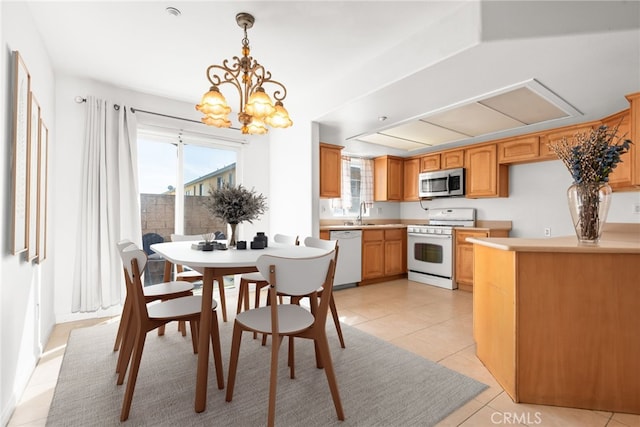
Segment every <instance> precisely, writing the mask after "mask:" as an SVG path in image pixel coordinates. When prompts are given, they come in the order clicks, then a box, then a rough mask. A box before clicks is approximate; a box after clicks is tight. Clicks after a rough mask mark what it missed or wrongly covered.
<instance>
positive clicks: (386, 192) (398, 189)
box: [373, 156, 404, 202]
mask: <svg viewBox="0 0 640 427" xmlns="http://www.w3.org/2000/svg"><path fill="white" fill-rule="evenodd" d="M403 170H404V159H403V158H402V157H395V156H382V157H376V158H375V159H374V164H373V199H374V201H376V202H386V201H396V202H399V201H401V200H402V197H403V189H402V186H403V184H404V173H403Z"/></svg>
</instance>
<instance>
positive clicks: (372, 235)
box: [360, 228, 407, 285]
mask: <svg viewBox="0 0 640 427" xmlns="http://www.w3.org/2000/svg"><path fill="white" fill-rule="evenodd" d="M406 235H407V230H406V229H405V228H388V229H384V230H363V232H362V282H360V284H361V285H367V284H371V283H377V282H381V281H384V280H390V279H393V278H399V277H403V276H404V275H405V274H406V272H407V240H406V239H407V236H406Z"/></svg>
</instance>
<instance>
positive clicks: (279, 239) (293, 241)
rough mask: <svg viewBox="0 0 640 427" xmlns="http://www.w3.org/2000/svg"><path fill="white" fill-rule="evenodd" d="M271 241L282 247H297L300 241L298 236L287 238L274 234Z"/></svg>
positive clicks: (283, 235) (284, 235)
mask: <svg viewBox="0 0 640 427" xmlns="http://www.w3.org/2000/svg"><path fill="white" fill-rule="evenodd" d="M273 241H274V242H276V243H282V244H283V245H291V246H298V245H299V244H300V241H299V240H298V236H287V235H286V234H275V235H274V236H273Z"/></svg>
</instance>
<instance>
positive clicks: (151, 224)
mask: <svg viewBox="0 0 640 427" xmlns="http://www.w3.org/2000/svg"><path fill="white" fill-rule="evenodd" d="M176 158H177V147H176V146H175V145H174V144H169V143H165V142H158V141H153V140H151V139H145V138H139V139H138V181H139V187H140V208H141V212H140V215H141V219H142V242H143V248H144V249H145V251H146V252H147V255H148V256H149V262H148V263H147V269H146V272H145V275H144V282H145V285H147V284H153V283H159V282H162V279H163V276H164V260H163V259H162V258H158V257H154V256H153V254H151V251H150V249H149V247H148V246H149V245H150V244H152V243H156V242H161V241H168V240H169V239H170V236H171V233H173V232H174V229H175V224H174V222H175V221H174V220H175V210H174V209H175V192H174V190H175V186H176V176H177V170H178V163H177V162H176Z"/></svg>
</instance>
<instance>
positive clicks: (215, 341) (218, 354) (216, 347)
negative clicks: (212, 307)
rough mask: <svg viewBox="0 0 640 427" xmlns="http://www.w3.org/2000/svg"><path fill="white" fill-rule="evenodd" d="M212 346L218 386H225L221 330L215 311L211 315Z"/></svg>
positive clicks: (220, 387) (221, 387)
mask: <svg viewBox="0 0 640 427" xmlns="http://www.w3.org/2000/svg"><path fill="white" fill-rule="evenodd" d="M211 346H212V347H213V364H214V365H215V367H216V378H217V380H218V388H219V389H220V390H222V389H223V388H224V372H223V368H222V350H221V349H220V330H219V328H218V314H217V313H216V312H215V311H214V312H213V313H212V316H211Z"/></svg>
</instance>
